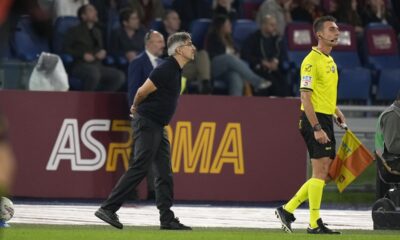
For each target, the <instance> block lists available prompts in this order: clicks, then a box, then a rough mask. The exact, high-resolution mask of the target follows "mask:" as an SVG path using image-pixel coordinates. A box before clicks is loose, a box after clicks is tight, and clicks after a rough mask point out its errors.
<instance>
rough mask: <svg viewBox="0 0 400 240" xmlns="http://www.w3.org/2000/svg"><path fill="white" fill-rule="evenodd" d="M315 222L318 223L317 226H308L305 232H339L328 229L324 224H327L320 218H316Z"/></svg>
mask: <svg viewBox="0 0 400 240" xmlns="http://www.w3.org/2000/svg"><path fill="white" fill-rule="evenodd" d="M317 224H318V227H316V228H310V227H308V228H307V233H310V234H340V232H338V231H335V230H332V229H329V228H328V227H327V226H326V225H327V224H325V223H323V222H322V219H321V218H318V220H317Z"/></svg>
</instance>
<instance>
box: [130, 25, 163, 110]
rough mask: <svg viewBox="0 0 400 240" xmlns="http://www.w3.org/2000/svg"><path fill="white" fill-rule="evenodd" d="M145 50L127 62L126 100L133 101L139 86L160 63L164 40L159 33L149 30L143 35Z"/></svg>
mask: <svg viewBox="0 0 400 240" xmlns="http://www.w3.org/2000/svg"><path fill="white" fill-rule="evenodd" d="M144 41H145V42H144V43H145V51H143V52H141V53H140V54H139V55H138V56H137V58H135V60H133V61H132V62H131V63H130V64H129V69H128V101H129V104H128V105H129V106H131V105H132V103H133V98H134V97H135V95H136V92H137V90H138V89H139V87H141V86H142V85H143V83H144V82H145V81H146V79H147V77H148V76H149V75H150V72H151V71H152V70H153V69H154V68H155V67H156V66H157V65H158V64H159V63H161V61H162V59H161V58H160V57H161V56H162V55H163V52H164V47H165V40H164V37H163V35H162V34H161V33H159V32H157V31H154V30H150V31H149V32H148V33H146V36H145V37H144Z"/></svg>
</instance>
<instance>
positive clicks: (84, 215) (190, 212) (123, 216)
mask: <svg viewBox="0 0 400 240" xmlns="http://www.w3.org/2000/svg"><path fill="white" fill-rule="evenodd" d="M97 208H98V206H94V205H71V204H68V205H51V204H50V205H49V204H32V205H31V204H15V216H14V217H13V219H11V221H10V224H11V225H12V224H13V223H25V224H51V225H106V224H105V223H103V222H102V221H101V220H99V219H97V218H96V217H95V216H94V212H95V211H96V210H97ZM173 211H174V212H175V215H176V216H177V217H179V219H180V220H181V222H182V223H184V224H186V225H189V226H192V227H223V228H265V229H267V228H268V229H270V228H280V223H279V222H278V220H277V219H276V217H275V214H274V211H275V209H273V208H261V207H237V206H235V207H218V206H205V205H179V204H178V205H175V206H174V207H173ZM118 215H119V216H120V221H121V222H122V223H123V224H124V225H126V226H158V224H159V216H158V210H157V209H156V207H155V206H153V205H145V204H139V205H135V206H134V207H132V206H127V207H122V208H121V209H120V211H118ZM295 216H296V218H297V220H296V222H295V223H293V225H292V227H293V229H305V228H307V225H308V218H309V214H308V210H307V209H298V210H296V212H295ZM321 217H322V219H323V220H324V222H326V223H328V224H329V226H330V227H332V228H334V229H363V230H372V229H373V223H372V219H371V211H370V210H362V211H358V210H321Z"/></svg>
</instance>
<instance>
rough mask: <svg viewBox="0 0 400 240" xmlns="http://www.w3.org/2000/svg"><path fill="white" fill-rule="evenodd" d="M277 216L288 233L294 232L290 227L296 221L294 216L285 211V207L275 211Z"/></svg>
mask: <svg viewBox="0 0 400 240" xmlns="http://www.w3.org/2000/svg"><path fill="white" fill-rule="evenodd" d="M275 215H276V217H277V218H278V219H279V220H280V221H281V224H282V229H283V230H284V231H285V232H287V233H292V232H293V230H292V227H291V226H290V225H291V224H292V222H294V221H295V220H296V218H295V217H294V215H293V214H292V213H290V212H288V211H286V210H285V209H283V206H280V207H278V208H277V209H276V210H275Z"/></svg>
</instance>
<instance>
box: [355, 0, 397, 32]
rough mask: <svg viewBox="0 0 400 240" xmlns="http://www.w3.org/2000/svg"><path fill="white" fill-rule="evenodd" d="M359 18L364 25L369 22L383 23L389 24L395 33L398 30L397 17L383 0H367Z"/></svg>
mask: <svg viewBox="0 0 400 240" xmlns="http://www.w3.org/2000/svg"><path fill="white" fill-rule="evenodd" d="M361 18H362V22H363V24H364V26H366V25H368V24H370V23H384V24H389V25H391V26H392V27H393V28H394V30H395V31H396V32H397V33H399V32H400V25H399V22H398V19H396V17H395V16H394V15H393V13H392V11H391V10H390V9H388V8H387V7H386V4H385V1H384V0H367V1H366V4H365V7H364V9H363V11H362V12H361Z"/></svg>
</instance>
